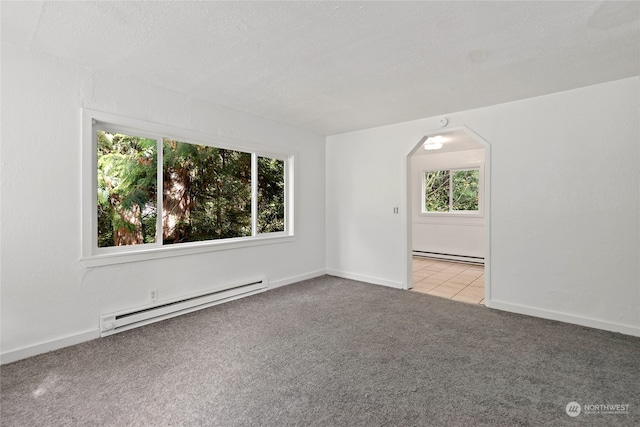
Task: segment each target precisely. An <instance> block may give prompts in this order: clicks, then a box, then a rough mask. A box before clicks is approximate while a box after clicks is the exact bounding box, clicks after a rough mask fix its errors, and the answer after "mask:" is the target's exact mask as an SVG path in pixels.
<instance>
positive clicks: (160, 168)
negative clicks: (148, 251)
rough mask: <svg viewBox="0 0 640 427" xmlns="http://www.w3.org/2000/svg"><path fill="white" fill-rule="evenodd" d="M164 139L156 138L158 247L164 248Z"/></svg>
mask: <svg viewBox="0 0 640 427" xmlns="http://www.w3.org/2000/svg"><path fill="white" fill-rule="evenodd" d="M163 159H164V138H163V137H156V162H157V163H156V180H157V181H156V188H157V192H156V245H158V246H162V235H163V230H162V223H163V221H162V219H163V218H164V212H163V210H162V208H163V201H164V188H163V185H164V179H163V176H164V160H163Z"/></svg>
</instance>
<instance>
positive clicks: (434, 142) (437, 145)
mask: <svg viewBox="0 0 640 427" xmlns="http://www.w3.org/2000/svg"><path fill="white" fill-rule="evenodd" d="M443 139H444V138H442V136H440V135H436V136H430V137H429V138H427V140H426V141H425V142H424V149H425V150H439V149H441V148H442V140H443Z"/></svg>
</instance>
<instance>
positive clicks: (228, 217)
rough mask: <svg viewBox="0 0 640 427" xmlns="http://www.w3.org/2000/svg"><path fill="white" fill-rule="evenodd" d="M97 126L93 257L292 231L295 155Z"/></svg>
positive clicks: (87, 251) (88, 225) (88, 245)
mask: <svg viewBox="0 0 640 427" xmlns="http://www.w3.org/2000/svg"><path fill="white" fill-rule="evenodd" d="M129 121H131V120H129ZM90 123H91V125H90V126H91V130H90V139H91V141H90V144H89V145H91V147H92V148H91V149H90V151H88V154H86V155H85V161H86V162H89V163H90V165H85V168H86V169H89V168H90V174H91V177H90V181H91V182H92V185H91V187H90V188H88V189H87V190H86V191H85V193H84V194H85V196H84V197H85V198H86V197H89V198H90V201H87V200H85V202H84V203H85V215H90V217H93V218H85V221H84V224H85V225H84V226H83V236H84V237H83V240H89V242H87V241H85V242H84V245H83V248H84V250H83V252H84V253H83V255H84V257H85V258H91V257H100V256H101V255H114V254H116V255H123V254H127V253H139V252H140V251H147V250H150V251H154V250H158V249H159V250H167V249H169V248H179V247H193V245H194V244H197V245H198V247H200V248H202V244H205V245H206V244H207V243H211V244H212V245H213V244H216V245H218V246H219V245H220V244H224V243H226V242H235V243H237V242H249V243H250V242H252V241H254V242H256V241H260V242H262V243H264V240H265V238H269V237H281V236H285V237H286V236H291V235H292V227H291V213H292V212H293V209H291V207H290V204H291V197H290V194H291V192H290V191H289V189H290V179H291V176H292V162H293V156H292V155H290V154H284V153H265V152H261V151H260V152H259V151H257V150H247V149H246V148H240V147H238V148H235V147H232V146H230V145H229V144H225V145H224V146H222V144H221V145H220V146H218V145H217V144H215V143H212V144H209V143H203V142H202V140H201V139H200V138H199V139H200V140H198V141H194V140H193V139H191V138H189V137H188V136H187V137H184V138H182V137H179V138H176V137H175V136H168V135H166V134H165V135H163V133H165V132H162V131H163V129H158V130H155V129H152V127H153V126H147V127H144V126H143V127H141V128H139V129H136V128H134V127H131V126H130V123H125V124H119V123H118V122H117V120H114V122H107V121H104V122H103V121H99V120H96V119H95V118H92V120H91V122H90ZM88 137H89V133H88V132H87V133H85V138H88ZM88 176H89V175H88V173H85V177H86V178H88ZM89 194H90V195H89ZM89 212H90V213H89ZM87 237H89V239H87Z"/></svg>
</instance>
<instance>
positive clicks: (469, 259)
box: [413, 251, 484, 265]
mask: <svg viewBox="0 0 640 427" xmlns="http://www.w3.org/2000/svg"><path fill="white" fill-rule="evenodd" d="M413 256H416V257H423V258H432V259H439V260H443V261H455V262H464V263H467V264H478V265H484V258H482V257H477V256H468V255H454V254H443V253H438V252H426V251H413Z"/></svg>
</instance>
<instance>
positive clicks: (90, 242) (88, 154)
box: [80, 109, 296, 267]
mask: <svg viewBox="0 0 640 427" xmlns="http://www.w3.org/2000/svg"><path fill="white" fill-rule="evenodd" d="M96 125H97V126H96ZM96 127H99V128H100V129H112V130H117V131H118V132H131V133H132V134H133V135H136V136H142V137H147V138H149V139H156V141H158V150H157V155H158V164H159V165H161V164H162V163H161V161H162V138H163V137H164V138H173V139H176V140H179V141H185V142H188V143H191V144H200V145H207V146H213V147H216V148H224V149H229V150H238V151H243V152H247V153H251V156H252V177H253V176H257V175H256V174H254V172H255V171H254V167H255V168H256V169H257V157H258V156H260V157H270V158H274V159H278V160H284V161H285V177H284V180H285V231H282V232H273V233H264V234H256V235H252V236H246V237H237V238H231V239H220V240H207V241H199V242H188V243H180V244H174V245H162V242H161V241H159V239H156V240H157V241H156V242H155V243H145V244H140V245H132V246H119V247H109V248H98V247H97V215H98V211H97V209H98V207H97V204H96V200H97V184H98V181H97V180H98V178H97V173H96V167H97V166H96V163H97V161H96V151H97V137H96V135H95V131H94V130H95V128H96ZM295 157H296V153H295V152H292V151H284V150H278V149H275V150H274V149H273V148H267V147H263V146H260V145H257V144H253V143H249V142H246V141H240V140H236V139H230V138H224V137H220V136H210V135H204V134H202V133H199V132H195V131H191V130H187V129H179V128H175V127H172V126H168V125H162V124H157V123H151V122H146V121H143V120H138V119H132V118H129V117H124V116H120V115H116V114H111V113H105V112H101V111H95V110H90V109H82V181H81V182H82V221H81V223H82V225H81V239H82V256H81V258H80V259H81V261H83V263H84V265H85V266H87V267H97V266H102V265H111V264H121V263H128V262H138V261H145V260H151V259H159V258H167V257H174V256H183V255H192V254H199V253H204V252H211V251H220V250H229V249H236V248H243V247H251V246H258V245H267V244H274V243H283V242H290V241H294V240H295V235H294V210H295V209H294V181H295V180H294V162H295ZM158 175H159V178H158V180H159V181H160V180H161V177H160V174H158ZM251 185H252V222H253V221H255V220H256V217H257V216H256V215H255V212H256V211H257V198H256V197H255V196H256V195H257V191H258V187H257V180H256V179H252V184H251ZM158 200H159V201H162V183H161V182H160V183H159V185H158ZM161 221H162V217H161V215H158V227H157V228H156V230H157V232H158V233H161V230H162V222H161ZM252 225H255V224H252ZM252 230H255V228H253V227H252ZM252 233H255V231H252Z"/></svg>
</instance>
